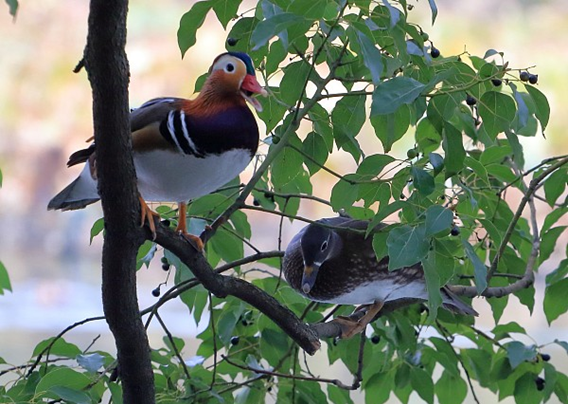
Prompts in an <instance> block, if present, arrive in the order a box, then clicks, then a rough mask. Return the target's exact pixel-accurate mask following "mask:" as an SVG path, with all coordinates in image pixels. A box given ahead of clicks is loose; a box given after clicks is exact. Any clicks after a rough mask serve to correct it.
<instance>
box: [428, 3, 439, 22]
mask: <svg viewBox="0 0 568 404" xmlns="http://www.w3.org/2000/svg"><path fill="white" fill-rule="evenodd" d="M428 3H429V4H430V10H431V11H432V25H434V22H436V17H437V16H438V6H436V1H435V0H428Z"/></svg>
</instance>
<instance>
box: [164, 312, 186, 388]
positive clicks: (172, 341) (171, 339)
mask: <svg viewBox="0 0 568 404" xmlns="http://www.w3.org/2000/svg"><path fill="white" fill-rule="evenodd" d="M156 319H157V320H158V322H159V323H160V325H161V326H162V328H163V329H164V332H165V333H166V336H167V337H168V341H170V344H171V345H172V349H173V351H174V354H175V355H176V357H177V358H178V360H179V363H180V365H181V366H182V368H183V373H185V377H187V378H188V379H191V376H190V375H189V370H188V369H187V365H186V364H185V361H184V360H183V357H182V356H181V353H180V352H179V350H178V349H177V346H176V342H175V340H174V337H173V335H172V333H171V332H170V330H168V327H167V326H166V323H164V321H163V320H162V317H161V316H160V315H159V314H158V312H156Z"/></svg>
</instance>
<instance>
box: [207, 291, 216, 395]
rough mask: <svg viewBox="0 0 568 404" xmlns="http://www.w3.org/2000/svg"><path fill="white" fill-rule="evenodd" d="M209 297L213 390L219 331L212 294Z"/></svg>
mask: <svg viewBox="0 0 568 404" xmlns="http://www.w3.org/2000/svg"><path fill="white" fill-rule="evenodd" d="M208 296H209V312H210V315H209V320H210V324H211V333H212V335H213V337H212V338H213V375H212V376H211V384H210V385H209V389H210V390H213V386H214V385H215V378H216V377H217V352H218V349H217V331H216V330H215V316H214V315H213V296H212V295H211V293H208Z"/></svg>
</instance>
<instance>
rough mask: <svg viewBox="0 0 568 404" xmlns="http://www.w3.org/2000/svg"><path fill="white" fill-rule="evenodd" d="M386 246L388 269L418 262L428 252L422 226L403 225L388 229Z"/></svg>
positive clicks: (428, 245) (428, 246) (427, 241)
mask: <svg viewBox="0 0 568 404" xmlns="http://www.w3.org/2000/svg"><path fill="white" fill-rule="evenodd" d="M387 246H388V251H389V271H393V270H395V269H398V268H403V267H407V266H411V265H414V264H416V263H417V262H420V261H421V260H422V259H423V258H424V257H426V254H428V249H429V248H430V243H429V240H428V238H427V237H426V234H425V228H424V226H417V227H411V226H408V225H404V226H400V227H397V228H396V229H393V230H391V231H390V233H389V236H388V239H387Z"/></svg>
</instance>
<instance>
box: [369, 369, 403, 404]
mask: <svg viewBox="0 0 568 404" xmlns="http://www.w3.org/2000/svg"><path fill="white" fill-rule="evenodd" d="M395 372H396V370H395V369H394V368H393V369H391V370H390V371H387V372H382V373H375V374H373V375H372V376H371V377H370V378H369V379H368V380H365V379H363V383H364V386H365V393H366V394H365V404H383V403H384V402H386V401H387V400H388V399H389V396H390V393H391V391H392V390H393V388H394V387H395V386H394V377H395Z"/></svg>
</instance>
